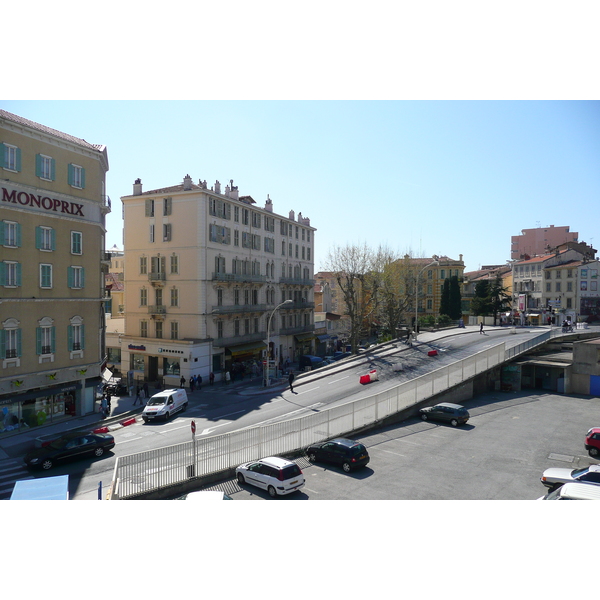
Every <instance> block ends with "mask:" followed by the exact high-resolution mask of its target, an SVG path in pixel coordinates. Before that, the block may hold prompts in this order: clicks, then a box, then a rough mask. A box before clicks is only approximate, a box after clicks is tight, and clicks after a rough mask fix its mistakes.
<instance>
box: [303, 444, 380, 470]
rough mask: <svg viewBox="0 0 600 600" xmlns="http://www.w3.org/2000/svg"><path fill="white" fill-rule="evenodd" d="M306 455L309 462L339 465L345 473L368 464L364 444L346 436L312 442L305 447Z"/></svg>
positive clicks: (367, 455) (367, 454)
mask: <svg viewBox="0 0 600 600" xmlns="http://www.w3.org/2000/svg"><path fill="white" fill-rule="evenodd" d="M306 456H308V460H310V462H316V461H323V462H328V463H331V464H334V465H341V467H342V469H344V471H346V473H348V472H350V471H351V470H352V469H357V468H358V467H364V466H365V465H367V464H369V453H368V452H367V449H366V448H365V446H364V445H363V444H361V443H360V442H355V441H354V440H348V439H346V438H336V439H334V440H329V441H328V442H321V443H318V444H312V445H311V446H309V447H308V448H307V449H306Z"/></svg>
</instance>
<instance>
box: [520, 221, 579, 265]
mask: <svg viewBox="0 0 600 600" xmlns="http://www.w3.org/2000/svg"><path fill="white" fill-rule="evenodd" d="M578 237H579V234H578V233H576V232H574V231H569V227H568V226H561V227H554V225H550V226H549V227H536V228H535V229H523V230H521V235H513V236H511V238H510V258H511V260H523V259H527V258H531V257H533V256H541V255H543V254H548V252H549V251H550V250H551V249H552V248H556V246H560V245H561V244H564V243H566V242H576V241H577V238H578Z"/></svg>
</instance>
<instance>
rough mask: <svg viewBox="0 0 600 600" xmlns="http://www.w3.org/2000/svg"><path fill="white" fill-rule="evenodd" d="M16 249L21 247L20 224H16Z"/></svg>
mask: <svg viewBox="0 0 600 600" xmlns="http://www.w3.org/2000/svg"><path fill="white" fill-rule="evenodd" d="M16 229H17V248H20V247H21V223H17V227H16Z"/></svg>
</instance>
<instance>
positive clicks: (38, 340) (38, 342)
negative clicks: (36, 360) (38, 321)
mask: <svg viewBox="0 0 600 600" xmlns="http://www.w3.org/2000/svg"><path fill="white" fill-rule="evenodd" d="M35 353H36V354H38V355H39V354H41V353H42V328H41V327H36V328H35Z"/></svg>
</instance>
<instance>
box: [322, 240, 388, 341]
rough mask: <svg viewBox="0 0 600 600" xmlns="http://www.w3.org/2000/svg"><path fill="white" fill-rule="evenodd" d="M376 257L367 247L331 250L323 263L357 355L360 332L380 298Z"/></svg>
mask: <svg viewBox="0 0 600 600" xmlns="http://www.w3.org/2000/svg"><path fill="white" fill-rule="evenodd" d="M377 262H378V256H377V254H376V253H374V252H373V251H372V250H371V249H370V248H369V247H368V246H367V245H366V244H363V245H362V246H358V245H352V244H348V245H346V246H345V247H341V246H334V247H333V248H332V249H330V251H329V254H328V256H327V259H326V266H325V270H327V271H331V272H332V273H333V276H334V277H335V279H336V281H337V284H338V285H339V287H340V290H341V292H342V297H343V299H344V303H345V306H346V313H345V314H347V315H348V316H349V317H350V344H351V346H352V352H356V351H357V347H358V341H359V337H360V332H361V329H362V326H363V324H364V323H365V321H366V320H367V319H368V318H369V317H370V316H371V315H372V314H373V313H374V311H375V309H376V308H377V302H378V298H379V294H378V291H379V285H380V281H381V279H380V277H379V276H378V274H377V271H376V267H377Z"/></svg>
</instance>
